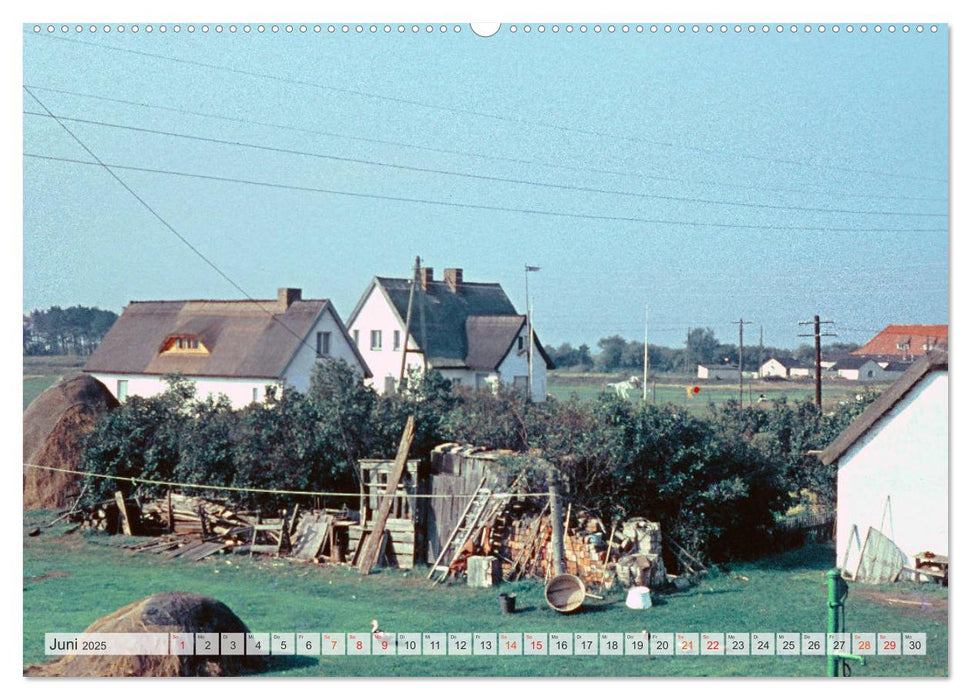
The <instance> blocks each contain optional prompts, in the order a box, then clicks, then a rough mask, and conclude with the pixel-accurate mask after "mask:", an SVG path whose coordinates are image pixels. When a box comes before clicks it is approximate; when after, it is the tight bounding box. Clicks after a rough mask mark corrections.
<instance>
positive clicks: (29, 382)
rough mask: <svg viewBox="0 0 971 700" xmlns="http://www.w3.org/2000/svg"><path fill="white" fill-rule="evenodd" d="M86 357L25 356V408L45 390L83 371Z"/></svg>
mask: <svg viewBox="0 0 971 700" xmlns="http://www.w3.org/2000/svg"><path fill="white" fill-rule="evenodd" d="M85 362H87V358H86V357H74V356H70V355H65V356H40V357H25V358H24V408H23V410H25V411H26V410H27V407H28V406H29V405H30V402H31V401H33V400H34V399H36V398H37V397H38V396H40V394H42V393H43V392H44V391H45V390H47V389H49V388H50V387H52V386H54V385H55V384H57V383H58V382H59V381H61V380H62V379H65V378H67V377H71V376H73V375H75V374H77V373H78V372H80V371H81V368H82V367H84V363H85Z"/></svg>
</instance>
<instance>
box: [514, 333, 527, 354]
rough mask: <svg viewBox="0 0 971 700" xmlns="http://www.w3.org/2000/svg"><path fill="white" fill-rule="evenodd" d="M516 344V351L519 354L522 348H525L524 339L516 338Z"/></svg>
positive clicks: (521, 337)
mask: <svg viewBox="0 0 971 700" xmlns="http://www.w3.org/2000/svg"><path fill="white" fill-rule="evenodd" d="M516 343H517V349H518V350H519V352H522V351H523V348H524V347H526V338H524V337H523V336H519V337H518V338H516Z"/></svg>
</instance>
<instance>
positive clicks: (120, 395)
mask: <svg viewBox="0 0 971 700" xmlns="http://www.w3.org/2000/svg"><path fill="white" fill-rule="evenodd" d="M115 397H116V398H117V399H118V400H119V401H124V400H125V399H127V398H128V380H127V379H119V380H118V387H117V390H116V391H115Z"/></svg>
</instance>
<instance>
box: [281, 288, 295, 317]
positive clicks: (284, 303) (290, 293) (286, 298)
mask: <svg viewBox="0 0 971 700" xmlns="http://www.w3.org/2000/svg"><path fill="white" fill-rule="evenodd" d="M295 301H300V289H295V288H293V287H280V288H279V289H277V290H276V305H277V308H278V309H279V310H280V311H281V312H282V311H286V310H287V309H289V308H290V305H291V304H292V303H293V302H295Z"/></svg>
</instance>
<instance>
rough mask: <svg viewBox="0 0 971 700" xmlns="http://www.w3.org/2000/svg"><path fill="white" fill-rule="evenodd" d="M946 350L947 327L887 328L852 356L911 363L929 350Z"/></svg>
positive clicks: (892, 326)
mask: <svg viewBox="0 0 971 700" xmlns="http://www.w3.org/2000/svg"><path fill="white" fill-rule="evenodd" d="M935 349H938V350H946V349H947V326H946V325H942V326H895V325H891V326H887V327H886V328H884V329H883V330H882V331H880V332H879V333H877V335H875V336H874V337H873V338H872V339H871V340H870V341H869V342H868V343H867V344H866V345H864V346H863V347H862V348H859V349H858V350H854V351H853V352H852V353H850V354H852V355H859V356H866V357H874V358H883V359H887V360H892V359H897V360H905V361H912V360H913V359H914V358H916V357H921V356H923V355H926V354H927V353H928V352H929V351H931V350H935Z"/></svg>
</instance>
